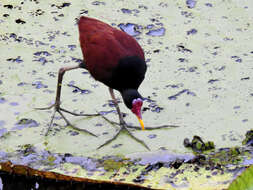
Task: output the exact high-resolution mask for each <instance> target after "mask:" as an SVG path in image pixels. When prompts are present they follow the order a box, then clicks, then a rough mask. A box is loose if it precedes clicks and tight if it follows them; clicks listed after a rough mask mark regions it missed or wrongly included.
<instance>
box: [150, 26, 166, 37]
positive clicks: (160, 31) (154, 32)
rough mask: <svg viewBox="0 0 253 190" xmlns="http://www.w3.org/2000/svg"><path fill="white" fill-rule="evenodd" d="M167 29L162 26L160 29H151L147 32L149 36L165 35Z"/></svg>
mask: <svg viewBox="0 0 253 190" xmlns="http://www.w3.org/2000/svg"><path fill="white" fill-rule="evenodd" d="M165 31H166V29H165V28H164V27H161V28H159V29H154V30H150V31H148V32H147V33H146V35H149V36H164V35H165Z"/></svg>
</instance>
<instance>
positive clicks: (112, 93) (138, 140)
mask: <svg viewBox="0 0 253 190" xmlns="http://www.w3.org/2000/svg"><path fill="white" fill-rule="evenodd" d="M109 91H110V94H111V97H112V100H113V103H114V105H115V107H116V110H117V112H118V115H119V121H120V129H119V130H118V131H117V133H116V134H115V135H114V136H113V137H112V138H111V139H109V140H107V141H106V142H105V143H104V144H102V145H100V146H99V147H98V148H97V149H100V148H102V147H103V146H105V145H107V144H109V143H110V142H112V141H113V140H115V139H116V138H117V137H118V135H119V134H120V132H121V131H122V130H125V131H126V132H127V133H128V134H129V135H130V136H131V137H132V138H133V139H134V140H136V141H137V142H139V143H140V144H142V145H143V146H144V147H145V148H146V149H148V150H150V148H149V147H148V146H147V145H146V143H145V142H144V141H142V140H140V139H138V138H136V137H135V136H134V135H133V134H132V132H130V131H129V129H128V125H127V124H126V122H125V121H124V119H123V117H122V113H121V111H120V109H119V105H118V103H117V100H116V98H115V95H114V92H113V89H112V88H109Z"/></svg>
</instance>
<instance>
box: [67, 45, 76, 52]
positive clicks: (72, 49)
mask: <svg viewBox="0 0 253 190" xmlns="http://www.w3.org/2000/svg"><path fill="white" fill-rule="evenodd" d="M68 48H69V50H70V51H74V50H75V49H76V45H68Z"/></svg>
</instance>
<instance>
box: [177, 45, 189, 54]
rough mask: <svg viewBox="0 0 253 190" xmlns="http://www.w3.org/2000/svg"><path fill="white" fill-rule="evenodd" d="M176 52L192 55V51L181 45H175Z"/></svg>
mask: <svg viewBox="0 0 253 190" xmlns="http://www.w3.org/2000/svg"><path fill="white" fill-rule="evenodd" d="M177 50H178V51H179V52H183V53H185V52H187V53H192V50H190V49H188V48H186V47H185V46H184V45H181V44H179V45H177Z"/></svg>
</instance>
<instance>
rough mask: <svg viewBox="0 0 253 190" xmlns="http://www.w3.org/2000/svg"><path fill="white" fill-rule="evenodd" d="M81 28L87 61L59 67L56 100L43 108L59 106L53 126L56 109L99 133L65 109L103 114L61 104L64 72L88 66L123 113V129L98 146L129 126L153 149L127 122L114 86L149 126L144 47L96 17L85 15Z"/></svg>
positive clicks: (132, 110)
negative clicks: (144, 92)
mask: <svg viewBox="0 0 253 190" xmlns="http://www.w3.org/2000/svg"><path fill="white" fill-rule="evenodd" d="M78 29H79V41H80V47H81V50H82V55H83V61H82V62H81V63H80V64H78V65H75V66H68V67H63V68H60V69H59V72H58V83H57V91H56V99H55V103H54V104H53V105H51V106H49V107H47V108H39V109H50V108H52V107H54V108H55V111H54V113H53V115H52V119H51V122H50V126H51V125H52V122H53V118H54V117H55V113H56V112H59V114H60V115H61V116H62V118H63V119H64V120H65V121H66V123H67V124H68V125H70V126H72V127H73V128H76V129H78V130H82V131H85V132H87V133H89V134H90V135H93V136H96V135H95V134H93V133H91V132H89V131H87V130H85V129H79V128H77V127H75V126H74V125H72V124H71V123H70V122H69V120H68V119H67V118H66V117H65V116H64V115H63V113H62V112H66V113H69V114H72V115H77V116H98V115H101V114H99V113H97V114H76V113H74V112H71V111H68V110H66V109H64V108H61V107H60V96H61V87H62V80H63V75H64V73H65V72H66V71H70V70H74V69H78V68H81V69H86V70H88V71H89V73H90V74H91V76H92V77H93V78H94V79H95V80H97V81H99V82H101V83H103V84H105V85H106V86H108V88H109V93H110V95H111V97H112V100H113V103H114V105H115V108H116V110H117V113H118V116H119V125H120V129H119V130H118V132H117V133H116V134H115V135H114V136H113V137H112V138H111V139H109V140H107V141H106V142H105V143H104V144H102V145H100V146H99V147H98V149H99V148H101V147H103V146H105V145H106V144H109V143H110V142H112V141H113V140H114V139H116V138H117V136H118V135H119V134H120V132H121V131H122V130H126V131H127V132H128V134H129V135H130V136H131V137H132V138H134V139H135V140H136V141H138V142H139V143H141V144H142V145H143V146H145V147H146V148H147V149H148V150H150V148H149V147H148V146H147V145H146V143H145V142H144V141H142V140H140V139H138V138H137V137H135V136H134V135H133V134H132V133H131V131H130V130H129V129H128V128H131V126H129V125H127V124H126V122H125V121H124V119H123V115H122V113H121V111H120V108H119V105H118V102H117V100H116V98H115V94H114V90H117V91H118V92H119V93H120V94H121V96H122V99H123V102H124V104H125V106H126V107H127V108H128V109H130V110H131V112H132V113H133V114H134V115H136V117H137V119H138V121H139V123H140V126H141V129H142V130H144V129H145V127H144V123H143V120H142V114H141V109H142V105H143V101H144V98H143V97H142V95H141V94H140V93H139V91H138V88H139V86H140V85H141V83H142V81H143V80H144V78H145V74H146V71H147V64H146V62H145V56H144V51H143V49H142V47H141V46H140V45H139V43H138V42H137V41H136V40H135V39H134V38H133V37H132V36H130V35H129V34H127V33H125V32H124V31H121V30H119V29H117V28H114V27H112V26H110V25H109V24H107V23H105V22H102V21H100V20H97V19H95V18H91V17H87V16H81V17H80V18H79V21H78ZM163 127H168V126H160V127H158V128H163ZM135 128H136V127H135ZM48 130H49V129H48ZM47 133H48V131H47Z"/></svg>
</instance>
